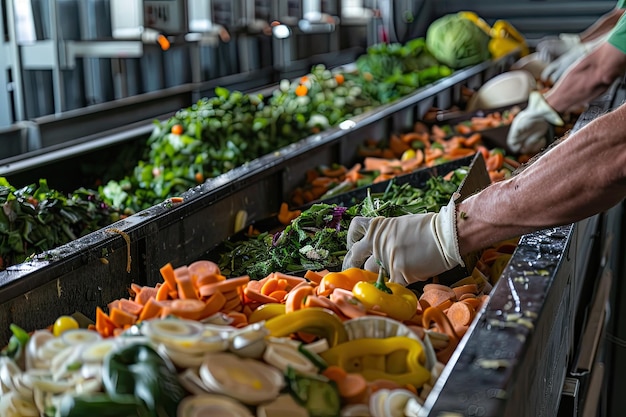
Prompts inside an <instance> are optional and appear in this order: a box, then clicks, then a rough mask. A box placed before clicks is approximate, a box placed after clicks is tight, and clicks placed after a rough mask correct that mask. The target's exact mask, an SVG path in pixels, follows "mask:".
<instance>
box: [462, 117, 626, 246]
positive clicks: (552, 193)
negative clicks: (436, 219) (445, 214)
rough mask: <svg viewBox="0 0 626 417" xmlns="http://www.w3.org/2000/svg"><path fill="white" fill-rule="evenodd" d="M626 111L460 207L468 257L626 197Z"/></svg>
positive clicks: (592, 126)
mask: <svg viewBox="0 0 626 417" xmlns="http://www.w3.org/2000/svg"><path fill="white" fill-rule="evenodd" d="M625 125H626V107H625V106H622V107H621V108H619V109H617V110H615V111H613V112H612V113H609V114H608V115H606V116H604V117H601V118H600V119H597V120H595V121H593V122H591V123H589V124H588V125H587V126H586V127H584V128H582V129H580V130H579V131H578V132H576V133H575V134H573V135H572V136H571V137H569V138H568V139H566V140H564V141H563V142H561V143H560V144H558V145H557V146H555V147H553V148H552V149H550V150H549V151H548V152H546V153H545V154H544V155H542V156H541V157H540V158H539V159H538V160H537V161H536V162H534V163H533V164H531V165H530V166H529V167H528V168H527V169H526V170H524V171H523V172H521V173H520V174H519V175H517V176H515V177H513V178H511V179H509V180H506V181H503V182H499V183H496V184H493V185H491V186H489V187H487V188H486V189H485V190H483V191H482V192H480V193H478V194H476V195H474V196H472V197H470V198H469V199H467V200H465V201H464V202H462V203H460V204H459V206H458V207H457V231H458V239H459V249H460V252H461V254H462V255H464V254H467V253H470V252H473V251H475V250H478V249H481V248H484V247H486V246H488V245H490V244H493V243H496V242H499V241H502V240H505V239H508V238H511V237H515V236H520V235H522V234H525V233H529V232H532V231H536V230H541V229H544V228H547V227H552V226H557V225H563V224H569V223H572V222H576V221H578V220H581V219H584V218H586V217H589V216H590V215H593V214H596V213H599V212H601V211H603V210H606V209H608V208H610V207H612V206H613V205H615V204H616V203H618V202H619V201H621V199H622V198H623V197H624V196H625V195H626V133H625V132H626V131H625V130H624V129H622V128H621V126H625Z"/></svg>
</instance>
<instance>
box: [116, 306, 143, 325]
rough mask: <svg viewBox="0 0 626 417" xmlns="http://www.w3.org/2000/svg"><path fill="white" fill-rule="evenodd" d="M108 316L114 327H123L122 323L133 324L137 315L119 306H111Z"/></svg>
mask: <svg viewBox="0 0 626 417" xmlns="http://www.w3.org/2000/svg"><path fill="white" fill-rule="evenodd" d="M109 318H110V319H111V321H112V322H113V323H115V325H116V327H124V325H126V324H128V325H133V324H135V323H136V322H137V316H135V315H134V314H130V313H127V312H125V311H123V310H120V309H119V308H115V307H114V308H112V309H111V311H110V312H109Z"/></svg>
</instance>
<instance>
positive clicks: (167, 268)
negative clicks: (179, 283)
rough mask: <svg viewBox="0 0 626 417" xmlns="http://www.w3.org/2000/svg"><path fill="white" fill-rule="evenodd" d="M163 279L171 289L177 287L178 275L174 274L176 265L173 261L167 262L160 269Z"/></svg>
mask: <svg viewBox="0 0 626 417" xmlns="http://www.w3.org/2000/svg"><path fill="white" fill-rule="evenodd" d="M159 271H160V272H161V276H162V277H163V280H164V281H165V282H166V283H167V284H168V285H169V287H170V289H175V288H176V277H175V275H174V267H173V266H172V264H171V263H169V262H168V263H167V264H165V265H163V266H162V267H161V269H160V270H159Z"/></svg>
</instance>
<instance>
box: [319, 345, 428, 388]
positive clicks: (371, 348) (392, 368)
mask: <svg viewBox="0 0 626 417" xmlns="http://www.w3.org/2000/svg"><path fill="white" fill-rule="evenodd" d="M320 356H321V357H322V358H323V359H324V360H325V361H326V362H327V363H328V364H329V365H336V366H340V367H341V368H343V369H344V370H345V371H346V372H349V373H351V372H353V373H360V374H361V375H363V377H364V378H365V379H367V380H368V381H374V380H376V379H387V380H390V381H394V382H396V383H398V384H400V385H407V384H411V385H413V386H415V387H416V388H421V387H422V385H424V383H425V382H428V381H429V380H430V372H429V371H428V370H427V369H426V368H425V367H424V365H423V363H424V361H425V359H424V350H423V347H422V344H421V343H420V342H419V341H418V340H417V339H413V338H410V337H406V336H393V337H387V338H383V339H378V338H361V339H355V340H351V341H349V342H345V343H341V344H339V345H337V346H335V347H333V348H330V349H328V350H326V351H324V352H322V353H320Z"/></svg>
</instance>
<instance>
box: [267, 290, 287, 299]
mask: <svg viewBox="0 0 626 417" xmlns="http://www.w3.org/2000/svg"><path fill="white" fill-rule="evenodd" d="M287 294H289V293H288V292H287V291H285V290H276V291H274V292H272V293H271V294H270V295H269V297H272V298H275V299H276V300H277V301H278V302H282V301H283V300H284V299H285V297H287Z"/></svg>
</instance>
